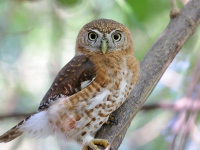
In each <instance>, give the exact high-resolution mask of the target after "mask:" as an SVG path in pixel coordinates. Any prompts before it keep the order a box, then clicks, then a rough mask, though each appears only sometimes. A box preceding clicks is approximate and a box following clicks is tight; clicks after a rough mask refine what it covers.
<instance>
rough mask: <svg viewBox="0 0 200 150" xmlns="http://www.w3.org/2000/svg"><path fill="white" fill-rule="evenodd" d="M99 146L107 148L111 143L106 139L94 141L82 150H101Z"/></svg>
mask: <svg viewBox="0 0 200 150" xmlns="http://www.w3.org/2000/svg"><path fill="white" fill-rule="evenodd" d="M97 145H101V146H103V147H105V148H106V147H107V146H108V145H109V143H108V141H107V140H104V139H93V140H91V141H90V142H89V143H88V145H86V146H84V147H83V148H82V150H89V148H91V149H92V150H101V149H100V148H98V146H97Z"/></svg>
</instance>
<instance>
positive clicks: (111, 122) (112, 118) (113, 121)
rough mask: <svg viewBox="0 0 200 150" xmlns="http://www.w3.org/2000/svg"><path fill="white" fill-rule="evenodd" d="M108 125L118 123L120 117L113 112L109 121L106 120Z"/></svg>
mask: <svg viewBox="0 0 200 150" xmlns="http://www.w3.org/2000/svg"><path fill="white" fill-rule="evenodd" d="M104 124H106V125H118V119H117V117H115V116H114V115H113V114H111V115H110V116H109V118H108V121H107V122H105V123H104Z"/></svg>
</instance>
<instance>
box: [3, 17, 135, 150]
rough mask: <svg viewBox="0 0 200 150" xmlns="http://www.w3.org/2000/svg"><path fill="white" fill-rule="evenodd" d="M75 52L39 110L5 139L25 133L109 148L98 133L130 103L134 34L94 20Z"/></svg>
mask: <svg viewBox="0 0 200 150" xmlns="http://www.w3.org/2000/svg"><path fill="white" fill-rule="evenodd" d="M75 49H76V51H75V52H76V53H75V56H74V57H73V58H72V60H71V61H70V62H69V63H67V64H66V65H65V66H64V67H63V68H62V69H61V71H60V72H59V73H58V75H57V76H56V78H55V80H54V82H53V84H52V85H51V87H50V89H49V90H48V92H47V93H46V95H45V96H44V98H43V99H42V101H41V103H40V106H39V108H38V111H37V112H36V113H34V114H32V115H31V116H29V117H28V118H26V119H25V120H23V121H22V122H20V123H19V124H18V125H16V126H15V127H13V128H12V129H11V130H9V131H8V132H6V133H5V134H3V135H2V136H0V142H9V141H11V140H13V139H15V138H17V137H18V136H20V135H22V134H28V135H31V136H32V137H43V138H44V137H47V136H49V135H53V136H55V137H56V138H57V139H58V140H59V141H61V142H66V141H69V140H74V141H76V142H77V143H79V144H81V145H82V147H83V150H87V149H88V148H89V147H90V148H91V149H93V150H99V148H98V147H97V146H96V145H98V144H99V145H103V146H104V147H106V146H107V145H108V142H107V141H106V140H104V139H94V136H95V133H96V132H97V131H98V130H99V129H100V128H101V126H102V125H103V124H104V123H105V122H107V120H108V118H109V116H110V114H111V113H112V112H113V111H115V110H116V109H117V108H118V107H119V106H121V105H122V103H123V102H124V101H125V100H126V98H127V96H128V95H129V93H130V91H131V90H132V88H133V86H134V85H135V84H136V83H137V81H138V75H139V63H138V61H137V59H136V58H135V57H134V55H133V42H132V38H131V34H130V31H129V30H128V28H127V27H125V26H124V25H123V24H120V23H118V22H116V21H113V20H108V19H99V20H94V21H92V22H90V23H88V24H86V25H85V26H83V28H82V29H81V30H80V32H79V34H78V37H77V41H76V48H75Z"/></svg>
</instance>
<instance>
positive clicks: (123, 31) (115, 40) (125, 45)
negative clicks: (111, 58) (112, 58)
mask: <svg viewBox="0 0 200 150" xmlns="http://www.w3.org/2000/svg"><path fill="white" fill-rule="evenodd" d="M116 51H131V52H133V42H132V38H131V34H130V31H129V30H128V28H127V27H125V26H124V25H123V24H121V23H118V22H116V21H113V20H109V19H98V20H94V21H92V22H89V23H88V24H86V25H85V26H83V28H82V29H81V30H80V32H79V34H78V37H77V41H76V52H77V53H88V52H89V53H93V52H95V53H100V54H106V53H112V52H116Z"/></svg>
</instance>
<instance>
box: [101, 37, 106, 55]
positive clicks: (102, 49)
mask: <svg viewBox="0 0 200 150" xmlns="http://www.w3.org/2000/svg"><path fill="white" fill-rule="evenodd" d="M107 49H108V41H107V40H102V41H101V51H102V53H103V54H105V53H106V51H107Z"/></svg>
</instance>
